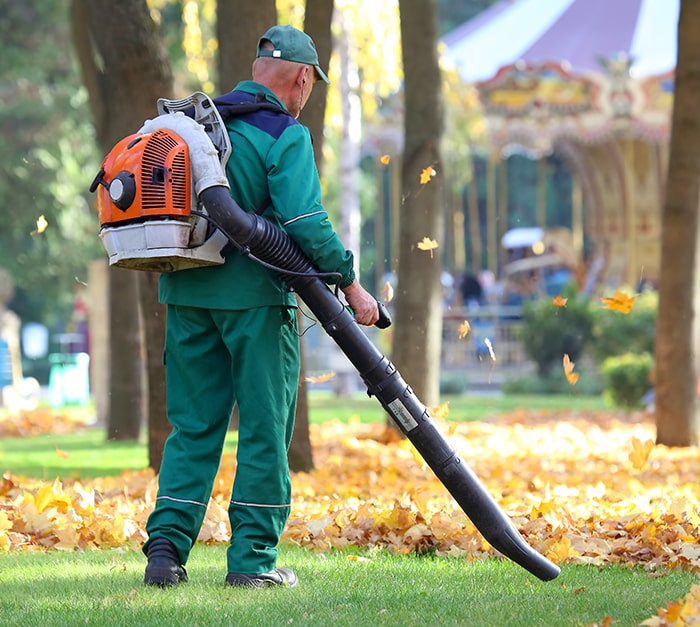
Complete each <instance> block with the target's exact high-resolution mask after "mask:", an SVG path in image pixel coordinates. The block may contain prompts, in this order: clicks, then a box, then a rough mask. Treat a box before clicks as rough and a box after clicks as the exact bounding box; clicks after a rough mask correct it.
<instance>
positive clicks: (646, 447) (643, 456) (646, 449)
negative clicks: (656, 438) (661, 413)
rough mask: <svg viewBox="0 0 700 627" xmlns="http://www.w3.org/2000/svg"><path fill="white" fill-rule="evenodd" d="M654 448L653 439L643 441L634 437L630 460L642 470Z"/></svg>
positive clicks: (636, 467) (635, 466) (637, 468)
mask: <svg viewBox="0 0 700 627" xmlns="http://www.w3.org/2000/svg"><path fill="white" fill-rule="evenodd" d="M653 448H654V442H653V440H647V441H646V442H642V441H641V440H640V439H639V438H632V452H631V453H630V461H631V462H632V466H633V467H634V468H635V469H636V470H641V469H642V468H644V465H645V464H646V463H647V460H648V459H649V453H651V449H653Z"/></svg>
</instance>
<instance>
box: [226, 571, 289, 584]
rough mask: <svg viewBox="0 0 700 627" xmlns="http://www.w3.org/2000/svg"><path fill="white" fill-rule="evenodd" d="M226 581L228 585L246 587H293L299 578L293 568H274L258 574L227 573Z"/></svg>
mask: <svg viewBox="0 0 700 627" xmlns="http://www.w3.org/2000/svg"><path fill="white" fill-rule="evenodd" d="M226 583H227V584H228V585H229V586H245V587H248V588H267V587H268V586H286V587H287V588H293V587H294V586H296V585H297V584H298V583H299V580H298V579H297V576H296V575H295V574H294V571H293V570H290V569H289V568H275V569H274V570H271V571H269V572H267V573H260V574H259V575H245V574H243V573H229V574H228V575H226Z"/></svg>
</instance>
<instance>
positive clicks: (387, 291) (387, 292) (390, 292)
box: [382, 281, 394, 303]
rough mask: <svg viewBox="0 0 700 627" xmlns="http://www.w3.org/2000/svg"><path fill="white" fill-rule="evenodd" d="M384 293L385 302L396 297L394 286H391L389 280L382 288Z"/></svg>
mask: <svg viewBox="0 0 700 627" xmlns="http://www.w3.org/2000/svg"><path fill="white" fill-rule="evenodd" d="M382 295H383V296H384V302H385V303H390V302H391V301H392V300H393V299H394V288H393V287H391V283H389V281H387V282H386V283H384V287H383V288H382Z"/></svg>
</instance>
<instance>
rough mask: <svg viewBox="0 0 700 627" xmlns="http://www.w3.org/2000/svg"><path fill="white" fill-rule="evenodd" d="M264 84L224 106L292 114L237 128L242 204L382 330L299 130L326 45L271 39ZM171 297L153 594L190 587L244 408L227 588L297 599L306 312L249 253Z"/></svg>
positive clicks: (260, 68) (150, 550)
mask: <svg viewBox="0 0 700 627" xmlns="http://www.w3.org/2000/svg"><path fill="white" fill-rule="evenodd" d="M252 77H253V80H252V81H243V82H242V83H239V84H238V85H237V86H236V88H235V89H234V91H233V92H231V93H229V94H227V95H226V96H224V97H222V100H225V101H226V102H229V103H234V102H261V101H265V102H269V103H273V104H275V105H277V106H278V107H280V111H270V110H258V111H255V112H253V113H248V114H245V115H241V116H233V117H231V118H229V119H228V120H227V122H226V126H227V128H228V131H229V136H230V138H231V143H232V147H233V151H232V155H231V157H230V158H229V161H228V163H227V177H228V179H229V182H230V184H231V195H232V196H233V198H234V199H235V200H236V202H237V203H238V204H239V205H240V206H241V207H243V208H244V209H246V210H247V211H258V212H259V213H262V215H263V216H264V217H265V218H267V219H269V220H271V221H272V222H274V223H275V224H277V225H278V226H280V228H282V229H284V230H285V231H286V232H287V233H288V234H289V236H290V237H291V238H292V239H294V240H295V241H296V242H297V244H299V246H300V247H301V248H302V250H303V251H304V252H305V253H306V255H307V256H308V257H309V259H311V261H313V262H314V264H315V265H316V267H317V268H318V269H319V271H320V272H324V273H334V272H335V273H338V274H339V275H340V276H341V277H342V279H341V280H340V289H341V290H342V291H343V293H344V295H345V298H346V300H347V302H348V304H349V305H350V307H352V309H353V310H354V313H355V319H356V320H357V322H358V323H360V324H363V325H372V324H374V323H375V322H376V321H377V320H378V317H379V313H378V306H377V301H376V300H375V299H374V298H373V297H372V296H371V295H370V294H369V293H368V292H366V291H365V290H364V289H363V288H362V286H361V285H360V284H359V282H358V281H357V279H356V277H355V273H354V271H353V255H352V253H351V252H350V251H347V250H345V248H344V247H343V245H342V244H341V242H340V240H339V238H338V236H337V234H336V233H335V231H334V230H333V227H332V226H331V224H330V222H329V221H328V216H327V214H326V211H325V209H324V208H323V206H322V204H321V192H320V183H319V178H318V172H317V170H316V167H315V164H314V160H313V150H312V145H311V138H310V135H309V132H308V130H307V129H306V128H305V127H304V126H302V125H301V124H299V122H297V120H296V118H297V117H298V116H299V113H300V112H301V110H302V109H303V108H304V105H305V104H306V101H307V100H308V98H309V96H310V95H311V91H312V89H313V86H314V83H315V82H316V80H318V79H321V80H323V81H325V82H328V78H327V76H326V75H325V74H324V72H323V71H322V70H321V68H320V67H319V65H318V56H317V54H316V48H315V46H314V43H313V41H312V40H311V38H310V37H308V35H306V34H305V33H303V32H301V31H299V30H297V29H295V28H292V27H291V26H274V27H272V28H271V29H269V30H268V31H267V32H266V33H265V34H264V35H263V36H262V38H261V39H260V41H259V43H258V51H257V58H256V59H255V61H254V62H253V68H252ZM159 296H160V300H161V302H163V303H166V304H167V306H168V307H167V325H166V341H165V369H166V382H167V390H168V393H167V397H168V399H167V408H168V418H169V420H170V422H171V423H172V425H173V431H172V433H171V435H170V437H169V438H168V440H167V442H166V445H165V449H164V452H163V462H162V465H161V469H160V475H159V490H158V496H157V499H156V506H155V509H154V511H153V512H152V513H151V515H150V517H149V519H148V523H147V526H146V530H147V532H148V534H149V538H148V541H147V542H146V543H145V545H144V553H145V554H146V555H147V557H148V565H147V566H146V573H145V578H144V581H145V583H146V584H153V585H161V586H166V585H172V584H177V583H180V582H184V581H187V573H186V571H185V567H184V565H185V564H186V563H187V558H188V556H189V553H190V549H191V548H192V546H193V544H194V543H195V541H196V539H197V535H198V534H199V530H200V527H201V524H202V521H203V518H204V515H205V512H206V507H207V503H208V501H209V498H210V496H211V491H212V486H213V482H214V478H215V476H216V473H217V470H218V467H219V461H220V458H221V452H222V447H223V444H224V438H225V436H226V432H227V429H228V424H229V417H230V415H231V411H232V408H233V405H234V403H237V405H238V410H239V431H238V434H239V435H238V451H237V469H236V477H235V480H234V484H233V492H232V497H231V502H230V505H229V510H228V513H229V518H230V521H231V532H232V533H231V542H230V546H229V548H228V550H227V562H228V574H227V576H226V583H228V584H229V585H232V586H253V587H263V586H269V585H286V586H294V585H296V584H297V577H296V575H295V573H294V572H293V571H292V570H290V569H286V568H278V567H277V566H276V560H277V544H278V542H279V538H280V535H281V533H282V531H283V529H284V526H285V524H286V521H287V519H288V517H289V511H290V502H291V486H290V478H289V468H288V465H287V449H288V447H289V443H290V441H291V437H292V430H293V423H294V414H295V411H296V400H297V384H298V376H299V336H298V333H297V328H296V312H295V308H296V298H295V296H294V294H292V293H290V292H289V290H288V289H287V288H286V286H285V284H284V282H283V281H282V280H281V279H280V278H279V276H278V275H277V274H276V273H275V272H274V271H272V270H269V269H267V268H265V267H263V266H262V265H259V264H257V263H256V262H255V261H253V260H251V259H250V258H249V257H247V256H246V255H243V254H240V253H239V252H238V251H237V250H233V251H231V252H230V253H228V255H227V257H226V262H225V263H224V264H223V265H220V266H209V267H206V268H196V269H190V270H181V271H179V272H174V273H170V274H163V275H162V276H161V279H160V293H159Z"/></svg>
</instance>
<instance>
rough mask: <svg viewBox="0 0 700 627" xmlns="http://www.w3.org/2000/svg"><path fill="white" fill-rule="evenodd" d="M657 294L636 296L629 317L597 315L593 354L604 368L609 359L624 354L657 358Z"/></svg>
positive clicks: (610, 312)
mask: <svg viewBox="0 0 700 627" xmlns="http://www.w3.org/2000/svg"><path fill="white" fill-rule="evenodd" d="M658 302H659V299H658V294H657V293H656V292H651V291H648V292H644V293H642V294H640V295H639V296H637V298H636V299H635V302H634V306H633V307H632V310H631V311H630V312H629V313H628V314H623V313H620V312H619V311H613V310H611V309H605V308H600V310H598V311H596V313H595V320H594V326H593V341H592V342H591V344H590V347H591V354H592V356H593V357H594V358H595V359H596V361H597V362H598V363H599V364H601V363H602V362H603V361H605V359H607V358H608V357H613V356H616V355H623V354H625V353H636V354H642V353H649V354H650V355H653V354H654V342H655V340H656V310H657V306H658Z"/></svg>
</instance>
